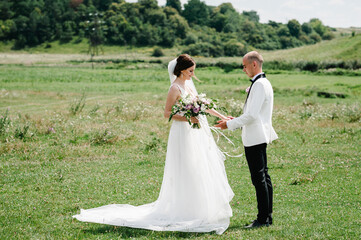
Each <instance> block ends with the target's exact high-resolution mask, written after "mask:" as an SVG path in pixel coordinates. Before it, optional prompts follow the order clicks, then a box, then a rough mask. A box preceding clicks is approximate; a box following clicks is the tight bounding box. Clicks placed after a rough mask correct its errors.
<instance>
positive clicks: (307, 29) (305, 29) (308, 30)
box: [301, 23, 312, 35]
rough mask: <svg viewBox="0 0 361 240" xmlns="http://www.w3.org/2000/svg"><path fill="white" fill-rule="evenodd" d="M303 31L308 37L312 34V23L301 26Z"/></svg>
mask: <svg viewBox="0 0 361 240" xmlns="http://www.w3.org/2000/svg"><path fill="white" fill-rule="evenodd" d="M301 29H302V31H303V32H304V33H306V34H307V35H309V34H311V33H312V26H311V24H310V23H303V24H302V26H301Z"/></svg>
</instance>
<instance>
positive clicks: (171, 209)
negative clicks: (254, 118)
mask: <svg viewBox="0 0 361 240" xmlns="http://www.w3.org/2000/svg"><path fill="white" fill-rule="evenodd" d="M195 66H196V64H195V62H194V60H193V59H192V58H191V57H190V56H189V55H187V54H182V55H180V56H179V57H178V58H176V59H174V60H173V61H171V62H170V63H169V65H168V72H169V76H170V81H171V86H170V89H169V92H168V96H167V102H166V105H165V111H164V116H165V117H166V118H169V116H170V114H171V110H172V106H173V105H174V104H175V103H176V101H177V100H178V99H180V96H181V94H191V95H192V96H196V95H198V93H197V90H196V88H195V86H194V84H193V81H192V79H191V77H192V76H194V70H195ZM209 113H210V114H212V115H215V116H217V117H219V118H221V119H226V117H225V116H223V115H221V114H220V113H218V112H217V111H215V110H209ZM172 119H173V123H172V126H171V129H170V132H169V138H168V147H167V155H166V161H165V168H164V176H163V182H162V186H161V189H160V193H159V197H158V199H157V200H156V201H155V202H152V203H149V204H145V205H141V206H132V205H128V204H112V205H106V206H102V207H98V208H92V209H87V210H83V209H81V212H80V214H78V215H75V216H73V217H74V218H76V219H78V220H80V221H84V222H94V223H103V224H110V225H115V226H127V227H132V228H143V229H150V230H155V231H182V232H211V231H215V232H216V233H217V234H222V233H223V232H224V231H225V230H226V229H227V228H228V226H229V219H230V217H231V216H232V209H231V207H230V205H229V202H230V201H231V199H232V197H233V192H232V189H231V188H230V186H229V184H228V180H227V175H226V172H225V168H224V160H225V157H224V155H223V154H222V152H221V151H220V150H219V149H218V147H217V145H216V143H215V141H214V139H213V136H212V134H211V130H210V128H209V126H208V122H207V119H206V118H205V116H201V117H199V118H192V122H193V123H196V122H199V123H200V125H201V128H200V129H193V128H191V126H190V125H189V123H188V122H187V120H186V118H185V117H183V116H180V115H175V116H173V118H172Z"/></svg>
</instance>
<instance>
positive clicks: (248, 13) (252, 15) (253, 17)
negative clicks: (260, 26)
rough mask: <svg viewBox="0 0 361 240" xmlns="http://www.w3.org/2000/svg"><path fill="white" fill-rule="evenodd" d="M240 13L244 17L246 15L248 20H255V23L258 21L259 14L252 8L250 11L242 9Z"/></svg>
mask: <svg viewBox="0 0 361 240" xmlns="http://www.w3.org/2000/svg"><path fill="white" fill-rule="evenodd" d="M242 15H243V16H244V17H246V18H247V19H248V20H249V21H252V22H256V23H258V22H259V16H258V14H257V12H256V11H253V10H252V11H243V12H242Z"/></svg>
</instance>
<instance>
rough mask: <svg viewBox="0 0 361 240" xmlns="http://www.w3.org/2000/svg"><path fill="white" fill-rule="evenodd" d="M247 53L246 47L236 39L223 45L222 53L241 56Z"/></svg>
mask: <svg viewBox="0 0 361 240" xmlns="http://www.w3.org/2000/svg"><path fill="white" fill-rule="evenodd" d="M246 53H247V49H246V47H245V46H244V45H243V44H242V43H240V42H237V41H234V40H231V41H228V42H227V43H226V44H225V46H224V55H226V56H230V57H233V56H243V55H244V54H246Z"/></svg>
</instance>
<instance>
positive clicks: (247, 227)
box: [244, 219, 269, 229]
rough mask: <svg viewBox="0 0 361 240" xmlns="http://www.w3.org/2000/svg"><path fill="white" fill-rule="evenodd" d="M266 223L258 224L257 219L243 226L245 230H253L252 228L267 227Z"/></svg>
mask: <svg viewBox="0 0 361 240" xmlns="http://www.w3.org/2000/svg"><path fill="white" fill-rule="evenodd" d="M268 226H269V224H268V223H260V222H259V221H258V220H257V219H256V220H254V221H253V222H252V223H251V224H249V225H247V226H245V227H244V228H245V229H253V228H260V227H268Z"/></svg>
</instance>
